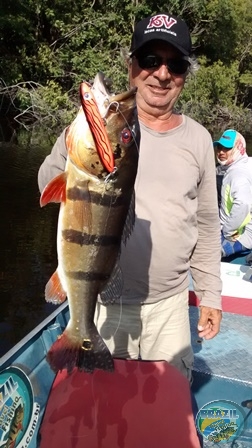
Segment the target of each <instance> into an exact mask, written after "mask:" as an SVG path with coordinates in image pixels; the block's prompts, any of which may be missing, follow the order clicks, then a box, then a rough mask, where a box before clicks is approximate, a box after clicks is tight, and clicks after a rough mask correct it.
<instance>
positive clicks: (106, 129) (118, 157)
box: [66, 72, 137, 179]
mask: <svg viewBox="0 0 252 448" xmlns="http://www.w3.org/2000/svg"><path fill="white" fill-rule="evenodd" d="M110 89H111V82H110V80H108V78H106V77H105V76H104V74H103V73H101V72H99V73H98V74H97V75H96V77H95V80H94V83H93V84H92V86H91V85H88V84H87V83H83V84H82V85H81V101H82V107H81V108H80V110H79V113H78V115H77V117H76V119H75V120H74V122H73V123H72V124H71V125H70V127H69V129H68V132H67V137H66V144H67V148H68V153H69V157H70V159H71V160H72V161H73V163H74V164H75V165H76V166H77V167H78V168H79V169H82V170H85V171H87V172H88V173H89V174H90V175H94V176H96V177H98V178H102V179H103V178H106V176H108V174H109V173H111V172H114V171H116V170H117V169H118V168H119V166H120V165H121V162H122V160H123V159H124V158H125V157H126V156H127V154H128V152H129V150H130V151H131V152H132V151H135V152H136V154H137V151H136V128H137V116H136V105H135V93H136V89H135V88H133V89H131V90H129V91H126V92H123V93H120V94H117V95H113V94H111V92H110Z"/></svg>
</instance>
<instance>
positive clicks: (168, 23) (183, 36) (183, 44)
mask: <svg viewBox="0 0 252 448" xmlns="http://www.w3.org/2000/svg"><path fill="white" fill-rule="evenodd" d="M153 40H162V41H164V42H167V43H168V44H171V45H173V46H174V47H175V48H177V49H178V50H179V51H180V52H181V53H182V54H183V55H185V56H189V55H190V53H191V51H192V41H191V36H190V31H189V28H188V26H187V25H186V23H185V22H184V20H182V19H180V18H179V17H176V16H174V15H171V14H169V13H159V14H156V15H154V16H149V17H146V18H145V19H143V20H141V21H140V22H138V23H137V24H136V26H135V30H134V32H133V35H132V40H131V46H130V53H131V56H133V55H134V54H135V53H136V52H138V51H139V50H140V49H141V48H142V47H143V46H144V45H145V44H147V43H148V42H151V41H153Z"/></svg>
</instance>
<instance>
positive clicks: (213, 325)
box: [198, 306, 222, 339]
mask: <svg viewBox="0 0 252 448" xmlns="http://www.w3.org/2000/svg"><path fill="white" fill-rule="evenodd" d="M221 319H222V311H221V310H216V309H215V308H209V307H208V306H200V317H199V321H198V334H199V337H200V338H204V339H212V338H214V337H215V336H216V335H217V334H218V333H219V331H220V323H221Z"/></svg>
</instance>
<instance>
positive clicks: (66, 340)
mask: <svg viewBox="0 0 252 448" xmlns="http://www.w3.org/2000/svg"><path fill="white" fill-rule="evenodd" d="M88 334H89V336H88V338H85V339H83V340H80V341H78V342H76V341H74V342H73V340H71V338H70V337H69V335H68V332H67V330H65V331H64V333H63V334H62V335H61V336H59V337H58V339H57V340H56V341H55V342H54V344H53V345H52V347H51V348H50V350H49V352H48V354H47V361H48V363H49V365H50V367H51V369H52V370H53V371H54V372H58V371H60V370H63V369H67V371H68V373H71V372H72V370H73V369H74V368H75V367H77V368H78V369H79V370H84V371H85V372H87V373H92V372H93V371H94V370H95V369H101V370H107V371H110V372H112V371H113V370H114V362H113V358H112V355H111V353H110V351H109V349H108V347H107V346H106V344H105V342H104V341H103V339H102V338H101V336H100V335H99V333H98V331H97V330H96V327H95V326H93V327H92V328H91V329H90V331H89V332H88Z"/></svg>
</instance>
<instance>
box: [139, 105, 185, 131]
mask: <svg viewBox="0 0 252 448" xmlns="http://www.w3.org/2000/svg"><path fill="white" fill-rule="evenodd" d="M138 118H139V120H140V121H141V123H143V124H145V126H147V127H148V128H150V129H153V131H157V132H165V131H169V130H171V129H174V128H176V127H178V126H179V125H180V124H181V123H182V121H183V117H182V115H180V114H177V113H174V112H169V113H166V114H163V115H158V116H155V115H149V114H146V113H144V112H143V111H141V110H138Z"/></svg>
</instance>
